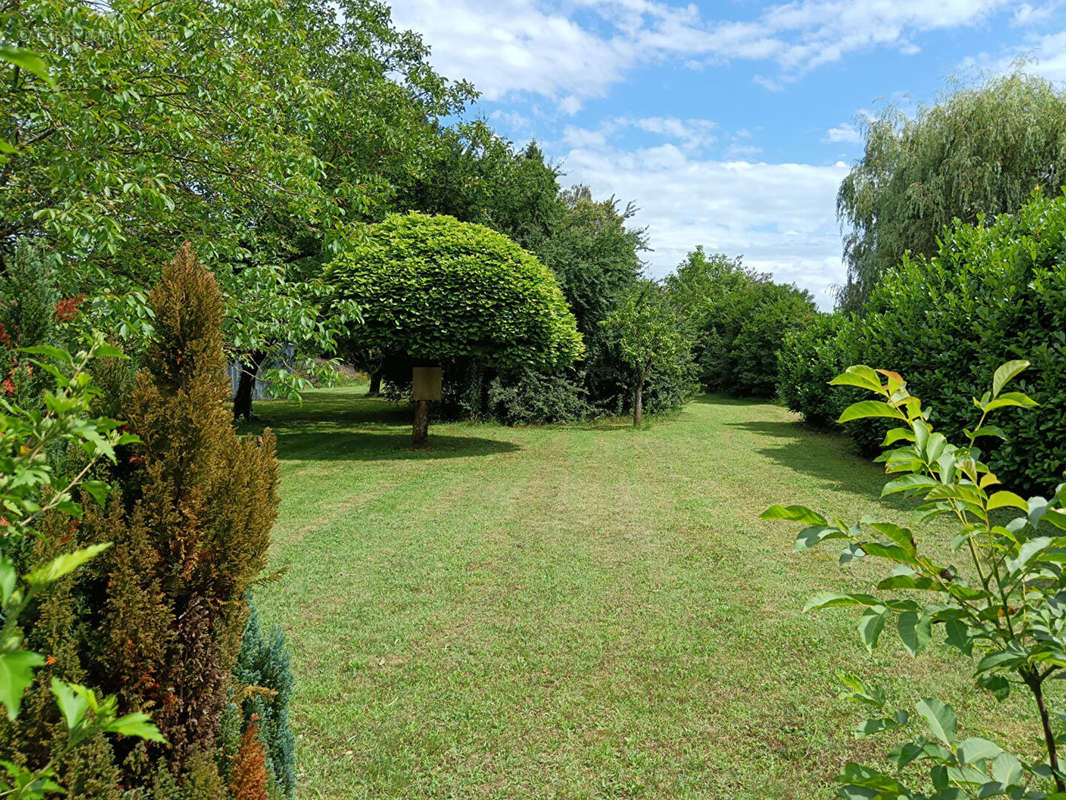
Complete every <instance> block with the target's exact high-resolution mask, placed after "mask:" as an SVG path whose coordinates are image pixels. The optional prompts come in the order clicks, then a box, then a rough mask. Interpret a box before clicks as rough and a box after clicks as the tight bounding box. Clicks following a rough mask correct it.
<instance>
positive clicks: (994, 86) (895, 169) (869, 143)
mask: <svg viewBox="0 0 1066 800" xmlns="http://www.w3.org/2000/svg"><path fill="white" fill-rule="evenodd" d="M1064 170H1066V95H1063V94H1062V92H1060V91H1058V90H1056V89H1055V87H1054V86H1053V85H1052V84H1051V83H1049V82H1048V81H1046V80H1044V79H1042V78H1036V77H1031V76H1026V75H1021V74H1015V75H1009V76H1006V77H1002V78H996V79H994V80H992V81H990V82H989V83H987V84H985V85H984V86H980V87H978V88H975V89H968V90H963V91H958V92H955V93H954V94H952V95H950V96H949V97H947V98H946V99H945V100H944V101H943V102H942V103H939V104H937V105H934V106H931V107H924V108H921V109H919V111H918V113H917V114H916V116H914V117H913V118H909V117H907V116H905V115H904V114H903V113H902V112H900V111H898V110H897V109H895V108H889V109H887V110H885V111H884V112H883V113H882V114H881V115H880V116H879V117H877V118H876V119H874V120H873V121H871V122H870V123H869V125H868V129H867V132H866V148H865V152H864V154H863V157H862V159H861V160H860V161H859V163H858V165H857V166H856V167H855V169H854V170H853V171H852V172H851V174H850V175H848V176H847V177H846V178H845V179H844V182H843V183H842V184H841V186H840V192H839V196H838V200H837V207H838V213H839V216H840V219H841V222H842V223H843V224H844V225H845V226H846V228H847V229H848V232H847V234H846V235H845V239H844V246H845V256H846V260H847V263H848V281H847V285H846V286H845V287H844V290H843V294H842V296H841V298H840V299H841V303H842V305H843V306H844V307H845V308H846V309H847V310H851V311H858V310H860V309H861V308H862V305H863V303H864V302H865V301H866V299H867V298H868V297H869V296H870V293H871V292H872V291H873V289H874V287H876V286H877V284H878V282H879V281H880V279H881V276H882V275H884V274H885V273H886V272H887V271H888V270H890V269H891V268H892V267H894V266H895V265H896V264H898V263H899V262H900V260H901V259H902V258H903V254H904V253H906V252H908V251H910V252H912V253H914V254H916V255H927V256H931V255H932V254H933V253H935V252H936V250H937V237H938V236H940V233H941V231H942V230H943V229H944V228H946V227H948V226H949V225H951V224H952V223H953V221H954V220H956V219H959V220H962V221H963V222H970V223H973V222H977V220H978V218H979V217H980V216H981V215H988V216H994V215H996V214H1002V213H1006V212H1012V211H1015V210H1017V209H1018V208H1020V207H1021V206H1022V205H1023V204H1024V203H1025V202H1026V199H1027V198H1028V197H1029V195H1030V193H1031V192H1032V191H1033V189H1034V188H1037V187H1041V188H1044V189H1045V190H1047V191H1050V192H1057V191H1058V190H1059V188H1060V187H1061V186H1062V185H1063V183H1064V182H1066V172H1064Z"/></svg>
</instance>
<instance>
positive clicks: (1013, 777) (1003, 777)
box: [992, 753, 1024, 786]
mask: <svg viewBox="0 0 1066 800" xmlns="http://www.w3.org/2000/svg"><path fill="white" fill-rule="evenodd" d="M1023 776H1024V773H1023V772H1022V765H1021V762H1020V761H1018V759H1017V758H1015V757H1014V756H1012V755H1011V754H1010V753H1000V754H999V755H998V756H996V757H995V759H994V760H993V761H992V777H993V778H995V779H996V780H997V781H999V782H1000V783H1002V784H1003V785H1004V786H1014V785H1015V784H1018V783H1021V781H1022V778H1023Z"/></svg>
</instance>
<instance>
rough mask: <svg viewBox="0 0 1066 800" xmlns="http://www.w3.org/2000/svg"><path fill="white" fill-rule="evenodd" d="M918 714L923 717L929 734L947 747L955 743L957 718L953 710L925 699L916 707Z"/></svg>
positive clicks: (933, 700)
mask: <svg viewBox="0 0 1066 800" xmlns="http://www.w3.org/2000/svg"><path fill="white" fill-rule="evenodd" d="M917 709H918V713H919V714H921V715H922V716H923V717H925V721H926V722H927V723H928V725H929V732H930V733H932V734H933V736H935V737H936V738H937V739H939V740H940V741H942V742H943V743H944V744H945V745H947V746H948V747H951V746H952V744H954V742H955V733H956V731H957V730H958V725H959V723H958V718H957V717H956V716H955V709H953V708H952V707H951V706H949V705H946V704H945V703H942V702H941V701H939V700H937V699H936V698H933V697H927V698H926V699H924V700H922V701H920V702H919V703H918V705H917Z"/></svg>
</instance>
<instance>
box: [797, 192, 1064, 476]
mask: <svg viewBox="0 0 1066 800" xmlns="http://www.w3.org/2000/svg"><path fill="white" fill-rule="evenodd" d="M1064 254H1066V197H1058V198H1055V199H1046V198H1043V197H1040V196H1035V197H1034V198H1033V199H1032V200H1031V201H1030V203H1029V204H1028V205H1026V206H1025V207H1024V208H1023V209H1021V210H1020V211H1019V212H1018V213H1017V214H1014V215H1004V216H1001V217H999V218H998V219H996V220H995V221H994V222H993V223H992V224H991V225H989V226H987V227H981V226H974V225H960V226H958V227H956V228H955V229H953V230H951V231H948V232H946V233H945V235H944V238H943V240H942V242H941V246H940V249H939V252H938V253H937V254H936V255H935V256H934V257H932V258H929V259H924V258H921V259H910V258H906V259H904V261H903V262H902V263H901V264H899V265H898V266H897V267H896V268H895V269H893V270H891V271H890V272H889V273H887V274H886V275H885V276H884V278H883V279H882V280H881V283H880V285H879V286H878V287H877V289H876V290H875V291H874V292H873V294H872V295H871V297H870V301H869V304H868V306H867V313H866V314H865V316H864V317H863V318H862V319H855V320H844V321H841V322H839V323H829V324H830V325H833V324H837V325H839V327H838V329H837V331H836V333H835V336H833V338H832V339H828V338H827V339H826V340H824V341H822V342H819V343H815V342H814V341H812V340H810V339H805V338H803V337H800V338H797V339H793V340H790V342H792V344H790V346H789V348H788V349H786V351H785V352H784V353H783V354H782V357H781V358H782V361H781V369H782V370H783V371H784V372H786V373H788V374H789V375H791V376H793V377H792V378H791V379H790V383H791V384H792V387H795V388H790V387H788V386H785V385H784V379H783V381H782V384H781V392H782V395H783V396H785V397H786V399H787V400H788V402H789V405H790V407H791V408H793V409H795V410H798V411H801V412H802V413H803V414H804V415H805V416H806V417H807V418H808V419H810V420H811V421H813V422H822V421H824V419H825V418H826V417H827V416H829V415H831V414H832V412H833V410H834V409H835V406H834V402H836V403H839V402H840V401H833V400H832V399H831V398H829V399H828V400H826V399H825V392H824V391H823V390H822V389H821V388H820V387H819V388H801V386H802V382H803V380H804V378H805V377H806V376H809V379H810V380H825V379H826V376H827V375H828V374H829V373H830V372H832V371H834V370H835V369H840V368H842V367H843V365H844V364H846V363H848V362H851V363H855V362H865V363H871V364H872V363H882V364H894V365H897V366H898V368H899V371H900V372H902V373H904V374H906V375H907V376H908V380H909V381H910V385H911V387H912V388H913V390H914V392H915V393H916V394H918V395H919V396H922V397H924V398H926V399H927V401H928V402H929V404H930V405H931V407H933V408H935V409H936V415H937V416H936V423H937V425H938V426H939V427H940V429H941V430H942V431H944V432H945V434H946V435H948V436H949V437H958V436H960V435H962V434H963V431H964V430H965V429H966V426H967V425H968V424H969V416H970V411H971V410H972V406H971V404H970V403H969V402H968V401H967V400H966V399H964V398H967V397H970V396H973V395H977V394H980V390H981V387H982V376H983V375H985V374H988V373H989V372H990V371H992V370H993V369H994V368H995V366H996V365H997V364H998V363H1000V362H1002V361H1004V360H1006V359H1011V358H1015V357H1017V356H1019V355H1021V354H1026V355H1027V356H1028V357H1029V358H1030V359H1031V361H1032V368H1031V369H1030V370H1029V371H1027V372H1026V375H1025V376H1024V377H1023V379H1022V384H1021V389H1022V390H1023V391H1025V392H1026V393H1028V394H1030V395H1031V396H1032V397H1033V398H1034V399H1035V400H1036V401H1037V402H1039V403H1040V404H1041V406H1042V407H1043V411H1042V412H1041V413H1040V414H1039V415H1018V414H1012V413H1008V414H1005V415H1004V416H1003V417H1002V419H1000V420H999V427H1000V428H1001V429H1002V430H1003V432H1004V434H1005V441H1002V442H1000V443H995V442H993V443H989V444H988V445H987V447H986V457H987V459H988V463H989V465H990V466H991V467H992V469H993V470H994V471H995V472H996V474H997V475H999V476H1000V478H1001V479H1003V480H1004V481H1007V482H1009V483H1010V484H1011V485H1013V486H1014V487H1015V488H1016V489H1018V490H1021V491H1023V492H1029V493H1041V492H1046V491H1048V490H1049V489H1050V488H1051V486H1050V485H1049V483H1048V481H1049V480H1053V479H1051V478H1049V476H1053V475H1061V474H1062V472H1063V468H1064V467H1066V259H1064V258H1063V256H1064ZM884 429H885V427H884V424H883V423H881V422H878V421H876V420H874V421H870V420H864V421H861V422H856V423H853V424H852V425H849V426H848V435H849V436H851V437H852V438H853V439H854V440H855V441H856V442H857V443H858V444H859V446H860V448H861V449H862V450H863V451H865V452H870V451H872V450H874V449H876V447H877V444H878V442H880V440H881V437H882V435H883V433H884Z"/></svg>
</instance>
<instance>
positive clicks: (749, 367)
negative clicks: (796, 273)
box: [666, 247, 816, 397]
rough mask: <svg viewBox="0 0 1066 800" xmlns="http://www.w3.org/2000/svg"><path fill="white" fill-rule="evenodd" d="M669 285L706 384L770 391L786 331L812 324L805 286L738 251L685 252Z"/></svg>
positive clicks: (741, 391)
mask: <svg viewBox="0 0 1066 800" xmlns="http://www.w3.org/2000/svg"><path fill="white" fill-rule="evenodd" d="M666 287H667V289H668V290H669V292H670V296H671V302H672V303H673V304H674V305H675V306H676V307H677V308H678V310H679V313H680V316H681V318H682V319H683V320H684V324H685V326H686V327H687V328H688V330H689V333H690V336H691V337H692V339H693V351H694V356H695V359H696V363H697V365H698V367H699V379H700V383H701V384H702V385H703V386H704V388H706V389H708V390H709V391H714V392H727V393H729V394H734V395H739V396H742V397H772V396H773V395H774V392H775V391H776V387H777V382H778V381H777V371H778V363H777V351H778V348H779V347H780V344H781V339H782V337H783V336H785V335H786V334H788V333H789V332H791V331H794V330H799V329H802V328H803V327H805V326H806V325H808V324H810V323H811V322H812V321H813V319H814V317H815V313H816V312H815V307H814V301H813V299H812V298H811V296H810V294H809V293H808V292H806V291H802V290H800V289H797V288H796V287H795V286H791V285H785V284H779V283H775V282H774V281H773V280H771V277H770V276H769V275H765V274H761V273H757V272H754V271H752V270H750V269H747V268H745V267H744V266H743V265H742V264H741V261H740V259H739V258H736V259H730V258H727V257H726V256H724V255H721V254H717V253H716V254H713V255H710V256H708V255H707V254H706V253H705V252H704V250H703V248H702V247H697V248H696V249H695V250H694V251H692V252H691V253H689V254H688V256H687V257H686V258H685V260H684V261H683V262H682V263H681V264H680V265H679V266H678V268H677V271H676V272H675V273H674V274H672V275H670V276H668V277H667V279H666Z"/></svg>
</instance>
